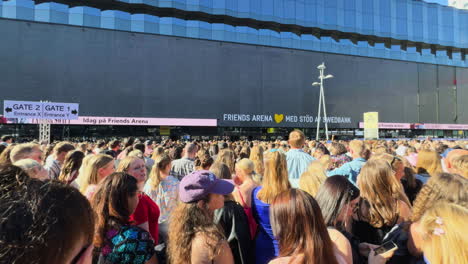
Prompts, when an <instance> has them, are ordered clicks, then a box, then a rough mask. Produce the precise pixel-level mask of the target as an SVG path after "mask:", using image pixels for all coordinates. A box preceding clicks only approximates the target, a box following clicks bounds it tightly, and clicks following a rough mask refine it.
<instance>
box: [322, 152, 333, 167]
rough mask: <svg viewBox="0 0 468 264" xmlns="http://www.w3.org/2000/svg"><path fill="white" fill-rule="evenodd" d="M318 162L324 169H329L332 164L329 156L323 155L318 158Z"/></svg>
mask: <svg viewBox="0 0 468 264" xmlns="http://www.w3.org/2000/svg"><path fill="white" fill-rule="evenodd" d="M319 161H320V164H322V166H323V167H324V168H325V169H328V168H330V165H331V162H332V160H331V157H330V155H323V156H322V157H320V159H319Z"/></svg>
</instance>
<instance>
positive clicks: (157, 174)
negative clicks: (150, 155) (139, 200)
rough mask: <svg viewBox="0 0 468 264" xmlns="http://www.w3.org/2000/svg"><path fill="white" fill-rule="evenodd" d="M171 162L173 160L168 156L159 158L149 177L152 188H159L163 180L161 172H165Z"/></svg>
mask: <svg viewBox="0 0 468 264" xmlns="http://www.w3.org/2000/svg"><path fill="white" fill-rule="evenodd" d="M171 161H172V159H171V158H170V157H169V156H168V155H162V156H158V157H157V159H156V160H155V162H154V165H153V167H152V168H151V172H150V175H149V182H150V185H151V188H153V189H156V188H158V186H159V184H160V183H161V181H162V180H163V179H162V176H161V171H162V170H164V169H165V168H166V167H167V165H169V164H171Z"/></svg>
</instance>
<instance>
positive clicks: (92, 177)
mask: <svg viewBox="0 0 468 264" xmlns="http://www.w3.org/2000/svg"><path fill="white" fill-rule="evenodd" d="M114 171H115V164H114V158H112V157H111V156H109V155H105V154H97V155H94V156H92V157H91V158H90V159H89V160H88V161H87V164H86V167H85V168H83V173H82V174H80V175H79V177H80V178H82V179H83V180H82V181H81V182H82V184H81V185H80V191H81V193H83V194H84V196H86V197H87V198H88V199H91V198H92V197H93V195H94V193H95V192H96V189H97V186H98V184H99V183H100V182H101V181H102V180H103V179H104V178H105V177H107V176H109V175H111V174H112V173H113V172H114Z"/></svg>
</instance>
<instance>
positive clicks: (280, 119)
mask: <svg viewBox="0 0 468 264" xmlns="http://www.w3.org/2000/svg"><path fill="white" fill-rule="evenodd" d="M283 118H284V115H283V114H281V115H279V114H275V122H276V123H278V124H279V123H281V121H283Z"/></svg>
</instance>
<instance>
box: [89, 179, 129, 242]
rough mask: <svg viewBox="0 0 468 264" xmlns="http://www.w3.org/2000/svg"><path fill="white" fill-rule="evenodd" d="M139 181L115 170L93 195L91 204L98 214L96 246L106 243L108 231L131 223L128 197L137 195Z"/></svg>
mask: <svg viewBox="0 0 468 264" xmlns="http://www.w3.org/2000/svg"><path fill="white" fill-rule="evenodd" d="M137 190H138V187H137V181H136V179H135V178H134V177H132V176H130V175H128V174H126V173H122V172H114V173H112V174H111V175H109V176H107V177H106V178H105V179H104V180H103V181H102V183H101V184H99V188H98V190H97V191H96V193H95V194H94V196H93V199H92V201H91V205H92V207H93V209H94V211H95V212H96V214H97V217H96V229H95V235H94V240H93V244H94V246H95V247H96V248H100V247H102V246H103V245H104V244H105V243H106V239H107V238H106V233H107V232H108V231H109V230H110V229H112V228H115V229H118V228H120V227H121V226H122V225H127V224H129V223H130V215H131V214H132V213H133V212H130V208H129V207H128V205H129V204H128V198H129V197H132V196H134V195H137Z"/></svg>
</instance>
